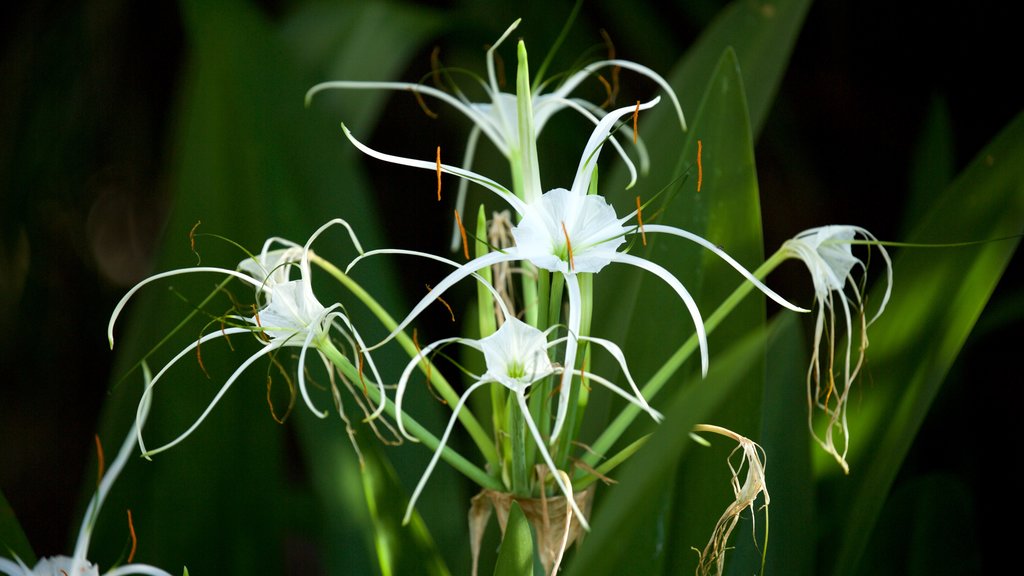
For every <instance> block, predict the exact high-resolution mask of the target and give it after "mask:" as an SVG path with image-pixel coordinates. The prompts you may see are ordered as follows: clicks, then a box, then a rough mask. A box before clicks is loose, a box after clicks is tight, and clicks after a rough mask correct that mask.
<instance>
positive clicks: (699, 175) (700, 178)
mask: <svg viewBox="0 0 1024 576" xmlns="http://www.w3.org/2000/svg"><path fill="white" fill-rule="evenodd" d="M703 150H704V143H703V142H701V141H700V140H697V192H700V185H701V183H703V182H704V165H703V164H701V162H700V154H701V152H702V151H703Z"/></svg>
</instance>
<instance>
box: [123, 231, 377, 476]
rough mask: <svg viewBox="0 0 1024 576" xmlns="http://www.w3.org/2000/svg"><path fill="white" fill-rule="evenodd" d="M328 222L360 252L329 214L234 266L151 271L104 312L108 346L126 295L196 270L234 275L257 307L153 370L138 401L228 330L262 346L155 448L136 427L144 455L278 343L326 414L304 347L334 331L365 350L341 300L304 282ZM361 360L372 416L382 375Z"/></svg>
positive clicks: (203, 416) (315, 344)
mask: <svg viewBox="0 0 1024 576" xmlns="http://www.w3.org/2000/svg"><path fill="white" fill-rule="evenodd" d="M334 225H341V226H344V227H345V228H346V229H347V230H348V232H349V236H350V238H351V239H352V242H353V244H354V245H355V247H356V249H357V250H358V251H359V252H360V253H361V252H362V251H363V250H362V246H360V244H359V241H358V239H357V238H356V236H355V233H354V232H353V231H352V228H351V227H350V226H349V225H348V223H347V222H345V221H344V220H341V219H334V220H331V221H330V222H328V223H326V224H324V225H323V226H321V227H320V228H319V229H317V230H316V232H314V233H313V235H312V236H310V238H309V240H307V241H306V244H305V245H299V244H295V243H294V242H290V241H288V240H284V239H281V238H271V239H269V240H267V241H266V243H265V244H264V246H263V250H262V251H261V252H260V254H259V255H257V256H254V257H252V258H247V259H245V260H243V261H242V262H240V263H239V265H238V269H237V270H228V269H226V268H216V267H194V268H183V269H179V270H171V271H168V272H162V273H160V274H156V275H154V276H151V277H149V278H147V279H146V280H143V281H142V282H140V283H139V284H137V285H135V286H134V287H133V288H132V289H131V290H129V291H128V293H127V294H125V296H124V297H123V298H122V299H121V301H120V302H119V303H118V304H117V306H116V307H115V308H114V312H113V314H112V315H111V317H110V323H109V325H108V328H107V336H108V338H109V340H110V345H111V347H113V345H114V323H115V322H116V321H117V317H118V316H119V315H120V313H121V310H122V309H123V308H124V306H125V305H126V304H127V303H128V300H129V299H130V298H131V297H132V296H133V295H134V294H135V292H137V291H138V290H139V289H140V288H142V287H143V286H145V285H147V284H149V283H151V282H154V281H156V280H160V279H163V278H167V277H171V276H177V275H181V274H193V273H198V272H213V273H219V274H225V275H227V276H231V277H234V278H238V279H239V280H241V281H243V282H245V283H246V284H249V285H250V286H252V287H253V289H254V290H255V293H256V300H257V305H258V306H259V310H258V311H256V313H255V314H254V315H253V316H249V317H247V316H238V315H230V316H227V318H226V319H227V320H231V321H235V322H237V323H239V324H241V326H234V327H230V328H224V329H221V330H218V331H216V332H212V333H210V334H206V335H204V336H202V337H200V338H199V339H198V340H196V341H195V342H192V343H190V344H189V345H188V346H186V347H185V348H184V349H182V350H181V351H180V352H178V353H177V354H176V355H175V356H174V357H173V358H172V359H171V360H170V361H169V362H168V363H167V364H166V365H165V366H164V367H163V368H161V369H160V371H159V372H157V374H156V376H155V377H154V378H153V380H152V382H150V384H149V386H148V387H147V388H146V391H145V393H144V395H143V399H144V400H148V399H149V397H150V396H151V395H152V393H153V387H154V386H155V385H156V383H157V381H159V380H160V378H162V377H163V375H164V374H165V373H166V372H167V371H168V370H170V368H171V367H172V366H173V365H174V364H175V363H176V362H178V360H180V359H181V358H182V357H184V356H185V355H186V354H188V353H190V352H192V351H193V350H195V349H196V348H198V347H199V346H201V345H203V344H205V343H206V342H208V341H210V340H215V339H217V338H226V337H228V336H230V335H232V334H243V333H250V334H254V335H255V336H256V337H257V340H258V341H259V342H260V344H262V347H261V348H260V349H259V350H258V351H256V352H255V353H254V354H252V355H251V356H249V357H248V358H247V359H245V360H244V361H243V362H242V363H241V365H239V367H238V368H237V369H236V370H235V371H234V372H233V373H232V374H231V376H230V377H228V379H227V380H226V381H225V382H224V384H223V385H222V386H221V389H220V390H219V391H218V393H217V394H216V395H215V396H214V398H213V400H212V401H211V402H210V404H209V406H207V408H206V410H204V411H203V413H202V414H201V415H200V416H199V418H198V419H196V421H195V422H194V423H193V424H192V426H191V427H189V428H188V430H186V431H185V432H184V433H182V434H181V435H180V436H178V437H177V438H176V439H174V440H173V441H171V442H169V443H167V444H165V445H163V446H161V447H159V448H155V449H152V450H148V451H147V450H146V446H145V443H144V442H143V439H142V430H141V428H140V429H139V431H138V442H139V447H140V448H141V449H142V451H143V453H144V455H146V456H149V455H151V454H156V453H158V452H162V451H164V450H167V449H168V448H171V447H172V446H175V445H176V444H178V443H179V442H181V441H182V440H184V439H185V438H186V437H188V436H189V435H190V434H191V433H192V432H193V431H195V429H196V428H198V427H199V425H200V424H201V423H202V422H203V420H205V419H206V417H207V416H208V415H209V414H210V412H211V411H212V410H213V408H214V406H216V404H217V402H219V401H220V399H221V398H222V397H223V396H224V394H225V393H227V391H228V389H229V388H230V387H231V385H232V384H233V383H234V382H235V380H237V379H238V377H239V376H241V374H242V373H243V372H244V371H245V369H246V368H248V367H249V366H250V365H252V364H253V363H254V362H256V361H257V360H258V359H260V358H262V357H264V356H267V355H269V354H273V353H275V352H276V351H278V350H280V349H281V348H284V347H296V348H299V349H300V352H299V363H298V376H299V390H300V392H301V394H302V398H303V400H304V401H305V403H306V406H307V407H308V408H309V409H310V411H311V412H313V413H314V414H315V415H317V416H318V417H320V418H325V417H326V416H327V414H328V411H327V410H320V409H318V408H317V407H316V406H314V404H313V401H312V399H311V398H310V396H309V392H308V389H307V386H306V375H305V370H304V368H305V365H306V355H307V352H308V351H309V349H310V348H314V349H317V348H318V347H319V346H321V345H325V344H327V343H329V342H330V339H331V337H332V331H333V332H336V333H337V334H338V335H340V336H341V337H342V338H343V339H344V340H346V341H347V342H348V343H349V344H350V345H351V347H352V348H353V350H355V351H356V352H357V353H359V351H365V349H366V344H365V343H364V342H363V340H362V338H361V337H360V335H359V333H358V331H356V329H355V327H354V326H353V325H352V323H351V322H350V321H349V319H348V317H347V316H346V315H345V314H344V313H343V312H342V310H341V305H340V304H334V305H332V306H330V307H324V305H323V304H321V303H320V301H319V300H317V298H316V296H315V295H314V294H313V289H312V286H311V283H310V280H311V275H312V272H311V269H310V263H309V255H310V252H311V248H310V247H311V246H312V244H313V241H314V240H316V238H317V237H318V236H320V234H322V233H323V232H324V231H325V230H327V229H328V228H330V227H331V226H334ZM275 244H280V245H283V246H285V247H284V248H278V249H271V248H272V247H273V246H274V245H275ZM295 269H298V271H299V276H300V278H299V279H296V280H292V279H291V273H292V271H293V270H295ZM318 353H319V351H318ZM320 357H321V360H322V361H323V362H324V365H325V366H327V367H328V371H330V370H331V368H330V361H329V360H328V359H327V358H326V357H325V356H324V355H323V353H320ZM366 365H367V366H369V368H370V371H371V373H372V375H373V379H374V382H375V383H376V386H377V388H378V390H379V392H380V401H379V402H378V405H377V407H376V408H375V410H374V412H373V413H372V414H370V415H369V418H375V417H377V416H378V415H380V413H381V412H382V411H383V410H384V406H385V401H386V398H385V393H384V388H383V384H382V382H383V380H382V379H381V377H380V374H379V373H378V371H377V366H376V364H375V363H374V361H373V358H372V357H371V356H370V355H369V354H368V353H366ZM139 410H140V411H141V410H142V404H141V403H140V405H139ZM339 411H340V407H339ZM341 416H342V418H345V416H344V415H343V414H341Z"/></svg>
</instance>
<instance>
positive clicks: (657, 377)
mask: <svg viewBox="0 0 1024 576" xmlns="http://www.w3.org/2000/svg"><path fill="white" fill-rule="evenodd" d="M788 257H789V256H788V254H786V253H785V252H783V250H781V249H780V250H779V251H778V252H776V253H775V254H773V255H772V256H771V258H769V259H768V260H766V261H765V262H764V264H761V266H759V267H758V269H757V270H755V271H754V277H756V278H757V279H758V280H764V278H765V276H767V275H768V274H769V273H770V272H771V271H772V270H775V268H777V267H778V266H779V264H781V263H782V262H783V261H784V260H786V259H787V258H788ZM753 289H754V285H753V284H751V283H750V282H743V283H741V284H740V285H739V286H738V287H737V288H736V289H735V290H733V292H732V294H730V295H729V297H728V298H726V299H725V301H724V302H722V304H721V306H719V307H718V309H717V310H715V311H714V313H712V314H711V316H708V319H707V320H705V321H704V331H705V332H706V333H707V334H711V333H712V332H713V331H714V330H715V328H717V327H718V325H719V324H721V323H722V321H723V320H725V318H727V317H728V316H729V314H730V313H731V312H732V311H733V309H734V308H736V306H737V305H738V304H739V303H740V302H741V301H742V300H743V298H745V297H746V296H747V295H748V294H750V292H751V291H752V290H753ZM696 349H697V335H696V334H693V335H692V336H690V337H689V338H688V339H687V340H686V342H684V343H683V345H682V346H680V347H679V349H678V350H676V352H675V354H673V355H672V357H671V358H669V359H668V361H667V362H665V364H663V365H662V366H661V368H659V369H658V371H657V372H655V373H654V375H653V376H651V379H650V380H648V381H647V383H646V384H644V385H643V387H642V388H641V389H640V392H641V393H642V394H643V396H644V398H646V399H647V400H648V401H650V400H651V399H652V398H654V396H655V395H656V394H657V393H658V392H659V391H660V390H661V388H662V387H663V386H664V385H665V384H666V383H667V382H668V380H669V378H671V377H672V376H673V375H674V374H675V373H676V371H677V370H679V368H680V367H681V366H682V365H683V363H684V362H686V360H687V359H688V358H689V357H690V355H692V354H693V352H694V351H695V350H696ZM641 412H642V410H641V409H640V408H637V407H636V406H635V405H633V404H628V405H627V406H626V407H625V408H623V410H622V412H620V413H619V415H618V416H617V417H616V418H615V420H613V421H612V423H611V424H610V425H609V426H608V428H606V429H605V431H604V432H603V433H602V434H601V436H599V437H598V438H597V440H596V441H595V442H594V444H593V445H592V452H589V453H587V454H586V455H584V456H583V461H584V462H585V463H586V464H587V465H589V466H594V465H595V464H596V463H597V462H598V461H599V460H600V459H601V455H602V454H605V453H606V452H608V451H609V450H611V448H612V446H614V445H615V442H617V441H618V439H619V438H620V437H621V436H622V434H623V433H625V431H626V429H627V428H629V425H630V424H632V423H633V420H635V419H636V417H637V416H638V415H640V413H641Z"/></svg>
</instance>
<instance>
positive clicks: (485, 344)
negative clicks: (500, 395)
mask: <svg viewBox="0 0 1024 576" xmlns="http://www.w3.org/2000/svg"><path fill="white" fill-rule="evenodd" d="M550 332H551V329H549V330H548V331H546V332H541V331H540V330H538V329H537V328H534V327H533V326H530V325H529V324H526V323H525V322H523V321H521V320H519V319H517V318H515V317H506V318H505V322H504V323H503V324H502V325H501V327H500V328H498V330H497V331H496V332H494V333H493V334H491V335H490V336H487V337H486V338H483V339H480V340H472V339H468V338H458V337H455V338H444V339H441V340H438V341H436V342H433V343H431V344H429V345H428V346H426V347H425V348H423V349H422V350H421V351H420V352H419V353H418V354H417V355H416V356H415V357H413V359H412V360H410V361H409V363H408V364H407V365H406V367H405V370H404V371H403V373H402V377H401V379H399V381H398V390H397V392H396V393H395V409H396V410H395V411H396V412H397V414H398V418H397V420H398V428H399V430H401V431H402V433H403V434H404V435H405V436H406V437H407V438H409V439H410V440H413V441H416V438H414V437H413V436H410V435H409V434H408V433H407V432H406V431H405V428H404V425H403V422H402V415H403V414H404V413H403V411H402V399H403V397H404V396H405V389H406V386H407V385H408V383H409V377H410V376H411V375H412V372H413V370H414V369H415V368H416V366H417V365H418V364H419V363H420V362H421V361H422V360H423V359H424V358H426V357H427V356H428V355H430V353H431V352H433V351H434V350H436V349H438V348H440V347H442V346H445V345H448V344H453V343H458V344H463V345H465V346H468V347H470V348H473V349H475V350H479V351H480V352H481V353H482V354H483V355H484V363H485V365H486V367H487V371H486V372H485V373H484V374H483V375H479V376H476V375H474V376H473V380H475V382H474V383H473V384H472V385H471V386H470V387H469V388H467V389H466V391H465V392H463V394H462V397H460V398H459V402H458V404H456V405H455V409H454V410H453V411H452V415H451V418H449V420H448V426H447V427H446V428H445V431H444V434H443V435H442V436H441V440H440V443H439V444H438V447H437V449H436V450H435V451H434V456H433V458H431V460H430V463H429V464H428V465H427V468H426V470H425V471H424V472H423V476H422V477H421V478H420V481H419V484H417V486H416V489H415V491H413V494H412V498H411V499H410V500H409V506H408V508H407V509H406V513H405V522H408V521H409V518H410V517H411V515H412V510H413V508H414V506H415V505H416V500H417V499H418V498H419V496H420V493H421V492H422V491H423V488H424V486H426V483H427V480H428V479H429V478H430V474H431V473H432V472H433V470H434V466H435V465H436V464H437V461H438V459H439V458H440V457H441V452H442V450H443V449H444V447H445V445H446V443H447V442H448V436H449V435H450V434H451V432H452V429H453V427H454V426H455V421H456V420H457V418H458V415H459V411H460V410H462V407H463V406H464V405H465V403H466V401H467V400H468V398H469V396H470V394H472V393H473V392H474V391H475V390H476V389H477V388H480V387H481V386H483V385H485V384H489V383H498V384H501V385H502V386H504V387H505V388H507V389H509V390H510V391H512V392H513V393H514V394H515V396H516V401H517V403H518V406H519V410H520V411H521V413H522V416H523V419H524V420H526V425H527V427H528V428H529V430H530V435H531V436H532V437H533V440H534V442H535V443H536V444H537V448H538V450H539V451H540V453H541V457H542V458H543V460H544V463H545V464H546V465H547V467H548V470H549V471H550V472H551V474H552V476H553V477H554V479H555V483H556V484H557V485H558V488H559V489H560V490H561V491H562V494H563V495H565V497H566V499H567V501H568V502H569V503H570V505H571V506H572V509H573V512H574V513H575V514H576V517H577V518H578V519H579V522H580V525H582V526H583V527H584V528H585V529H588V530H589V526H588V524H587V519H586V518H585V517H584V515H583V512H582V511H581V510H580V509H579V507H578V506H577V505H576V501H575V499H574V498H573V496H572V489H571V487H570V486H569V485H568V483H567V482H566V481H565V480H564V479H563V478H562V475H561V474H558V473H556V471H557V470H558V468H556V467H555V463H554V461H553V459H552V458H551V453H550V451H549V450H548V449H547V445H548V444H547V442H545V441H544V438H543V437H542V436H541V434H540V430H539V429H538V428H537V424H536V423H535V422H534V421H533V419H532V418H531V416H530V410H529V407H528V406H527V404H526V394H527V390H528V389H529V388H530V386H531V385H532V384H533V383H535V382H537V381H539V380H542V379H544V378H547V377H548V376H552V375H556V374H575V375H578V376H581V377H582V376H583V374H582V371H580V370H572V371H571V372H570V371H569V370H566V369H565V368H562V367H559V366H557V365H555V364H554V363H552V362H551V359H550V357H549V356H548V350H549V349H550V348H552V347H553V346H557V345H559V344H561V343H562V342H563V341H564V340H566V339H568V340H573V339H574V337H564V338H558V339H555V340H552V341H551V342H548V339H547V338H548V334H549V333H550ZM579 340H582V341H584V342H590V343H593V344H596V345H598V346H601V347H603V348H604V349H606V350H607V351H608V352H609V353H610V354H611V355H612V356H613V357H614V358H615V359H616V360H617V361H618V362H619V366H620V367H621V368H622V372H623V374H624V375H625V376H626V379H627V381H628V382H629V386H630V388H631V390H632V394H630V393H628V392H626V391H625V390H623V389H622V388H620V387H619V386H617V385H616V384H614V383H612V382H610V381H609V380H606V379H604V378H602V377H600V376H597V375H594V374H590V373H588V374H586V377H587V378H588V379H590V380H592V381H593V382H597V383H598V384H601V385H602V386H604V387H606V388H608V389H609V390H611V391H612V392H614V393H616V394H618V395H619V396H621V397H623V398H624V399H626V400H627V401H629V402H630V403H632V404H635V405H636V406H638V407H640V408H641V409H643V410H645V411H646V412H647V413H648V414H650V416H651V418H653V419H654V420H655V421H656V422H660V421H661V420H662V415H661V414H660V413H659V412H658V411H657V410H654V409H653V408H651V407H650V406H649V405H648V404H647V401H646V400H644V398H643V396H642V395H641V394H640V389H639V388H638V387H637V385H636V383H635V382H634V381H633V377H632V375H631V374H630V372H629V368H628V367H627V366H626V361H625V357H624V356H623V354H622V350H620V349H619V347H618V346H616V345H615V344H614V343H612V342H609V341H608V340H604V339H601V338H589V337H585V336H581V337H579ZM565 387H567V386H565V385H563V388H565ZM552 441H553V438H552Z"/></svg>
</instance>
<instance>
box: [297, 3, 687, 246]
mask: <svg viewBox="0 0 1024 576" xmlns="http://www.w3.org/2000/svg"><path fill="white" fill-rule="evenodd" d="M519 22H520V20H516V21H515V22H513V23H512V25H511V26H509V27H508V29H507V30H505V32H504V33H503V34H502V35H501V37H500V38H498V40H497V42H495V43H494V44H493V45H492V46H491V47H490V48H489V49H488V50H487V79H486V81H485V80H484V79H482V78H480V79H478V80H479V82H480V85H481V87H482V88H483V90H484V92H485V93H486V95H487V99H486V100H485V101H482V102H473V101H471V100H470V99H469V98H468V97H467V96H466V95H465V94H464V93H462V92H461V91H460V90H458V89H457V88H456V89H455V92H454V93H449V92H445V91H444V90H439V89H437V88H434V87H432V86H426V85H423V84H416V83H411V82H358V81H345V80H342V81H332V82H323V83H320V84H317V85H316V86H313V87H312V88H310V89H309V91H308V92H307V93H306V103H307V105H308V104H309V102H310V101H311V100H312V98H313V97H314V96H315V95H316V94H317V93H319V92H321V91H323V90H329V89H346V90H372V89H383V90H402V91H411V92H413V93H415V94H417V95H421V94H422V95H427V96H431V97H433V98H437V99H438V100H440V101H442V102H445V103H447V104H449V105H451V106H452V107H454V108H455V109H456V110H458V111H459V112H461V113H462V114H463V115H465V116H466V117H467V118H469V120H470V121H471V122H472V123H473V129H472V131H471V132H470V135H469V137H468V139H467V143H466V151H465V156H464V158H463V161H462V167H463V168H464V169H469V168H470V167H471V166H472V164H473V158H474V156H475V153H476V143H477V140H478V139H479V136H480V134H481V133H483V134H484V135H486V136H487V138H488V139H489V140H490V141H491V142H492V143H493V144H494V146H495V148H497V149H498V150H499V151H500V152H501V153H502V154H503V155H504V156H505V157H506V158H509V159H510V160H511V159H512V158H513V157H516V156H518V155H520V154H521V146H520V141H519V139H520V127H519V117H518V116H519V112H518V105H517V101H516V95H515V94H512V93H509V92H503V91H502V90H501V87H500V86H499V85H498V79H497V73H496V71H495V62H494V59H495V56H494V55H495V51H496V50H497V49H498V47H499V46H500V45H501V44H502V42H504V41H505V40H506V39H507V38H508V36H509V35H510V34H511V33H512V31H513V30H515V29H516V27H518V26H519ZM611 67H617V68H624V69H626V70H630V71H633V72H636V73H637V74H639V75H641V76H644V77H646V78H648V79H650V80H652V81H654V82H655V83H656V84H657V85H658V87H659V88H661V89H662V90H663V91H664V92H665V93H666V94H667V95H668V97H669V98H670V99H671V100H672V105H673V106H674V107H675V111H676V115H677V116H678V118H679V125H680V127H681V128H682V130H683V131H685V130H686V118H685V116H684V115H683V108H682V106H681V105H680V104H679V99H678V98H677V97H676V95H675V92H674V91H673V90H672V87H671V86H670V85H669V84H668V82H667V81H666V80H665V79H664V78H663V77H662V76H661V75H660V74H658V73H657V72H655V71H654V70H651V69H650V68H648V67H646V66H643V65H641V64H637V63H636V62H632V61H630V60H619V59H608V60H599V61H597V62H592V63H591V64H588V65H587V66H584V67H583V68H582V69H580V70H578V71H577V72H574V73H572V74H568V75H567V76H566V77H565V78H564V79H563V80H562V81H561V82H559V83H557V84H556V85H555V87H554V89H552V90H551V91H550V92H547V93H545V92H544V89H545V87H546V85H547V84H548V83H547V82H545V83H544V84H541V85H540V86H538V87H536V89H535V90H533V91H532V93H531V94H530V103H531V106H530V108H531V109H532V114H533V118H532V121H533V131H534V133H535V136H539V135H540V133H541V131H542V130H543V129H544V126H545V125H546V124H547V122H548V120H550V119H551V118H552V117H553V116H554V115H555V114H556V113H558V112H560V111H562V110H564V109H571V110H573V111H575V112H577V113H578V114H579V115H580V116H583V117H584V118H586V119H587V120H589V121H590V122H593V123H594V124H598V123H599V122H600V120H601V119H602V118H603V117H604V116H605V115H606V112H605V110H603V109H602V108H601V107H600V106H598V105H597V104H594V103H592V102H589V101H587V100H584V99H582V98H573V97H571V94H572V93H573V91H575V90H576V88H578V87H579V86H580V84H582V83H583V82H584V81H585V80H587V79H589V78H593V77H594V76H595V75H596V73H597V72H598V71H599V70H601V69H603V68H611ZM606 138H607V136H606ZM608 140H609V141H610V142H611V144H612V146H614V147H615V150H616V152H617V153H618V155H619V156H620V157H621V158H622V159H623V161H624V162H625V163H626V167H627V169H628V170H629V173H630V183H629V186H627V188H629V187H631V186H632V185H633V184H634V183H635V182H636V177H637V170H636V166H635V165H634V163H633V161H632V160H631V159H630V158H629V156H628V155H627V154H626V152H625V151H624V150H623V149H622V146H621V145H620V144H619V143H618V141H617V140H616V139H615V138H608ZM637 150H638V153H639V158H640V171H641V172H643V173H646V171H647V163H648V159H647V153H646V151H645V149H644V147H643V145H642V141H640V140H638V141H637ZM465 198H466V183H465V182H462V183H460V185H459V194H458V199H457V201H456V209H457V210H458V211H459V212H460V213H462V212H464V210H463V208H464V206H465ZM527 200H531V199H530V198H527ZM458 239H459V238H458V230H457V229H456V230H454V231H453V234H452V250H455V249H456V247H457V246H458Z"/></svg>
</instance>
